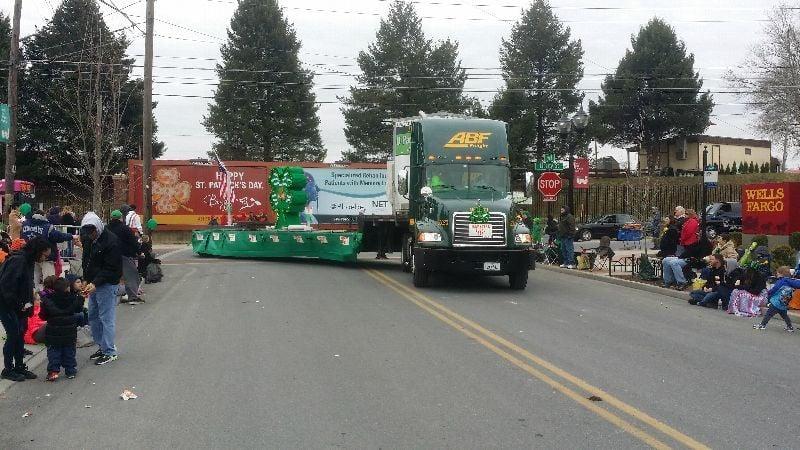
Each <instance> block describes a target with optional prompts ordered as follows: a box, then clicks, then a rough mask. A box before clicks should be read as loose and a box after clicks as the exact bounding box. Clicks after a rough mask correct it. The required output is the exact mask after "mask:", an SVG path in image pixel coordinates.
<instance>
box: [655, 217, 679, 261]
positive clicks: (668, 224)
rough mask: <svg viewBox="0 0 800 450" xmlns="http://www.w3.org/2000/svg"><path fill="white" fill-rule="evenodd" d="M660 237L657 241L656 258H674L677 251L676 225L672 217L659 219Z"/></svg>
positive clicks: (677, 234)
mask: <svg viewBox="0 0 800 450" xmlns="http://www.w3.org/2000/svg"><path fill="white" fill-rule="evenodd" d="M661 228H662V231H661V237H660V239H659V241H658V248H659V250H658V253H656V256H658V257H659V258H667V257H669V256H675V254H676V252H677V251H678V238H679V233H678V224H677V221H676V220H675V218H674V217H664V218H663V219H661Z"/></svg>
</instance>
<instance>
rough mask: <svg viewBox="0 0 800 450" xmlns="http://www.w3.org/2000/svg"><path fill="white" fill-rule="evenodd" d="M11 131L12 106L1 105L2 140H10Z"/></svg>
mask: <svg viewBox="0 0 800 450" xmlns="http://www.w3.org/2000/svg"><path fill="white" fill-rule="evenodd" d="M10 132H11V108H9V107H8V105H6V104H2V105H0V142H8V135H9V133H10Z"/></svg>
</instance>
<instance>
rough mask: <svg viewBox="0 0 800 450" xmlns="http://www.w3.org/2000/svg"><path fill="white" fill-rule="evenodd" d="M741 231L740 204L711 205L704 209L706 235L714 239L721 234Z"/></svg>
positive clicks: (721, 203)
mask: <svg viewBox="0 0 800 450" xmlns="http://www.w3.org/2000/svg"><path fill="white" fill-rule="evenodd" d="M732 231H742V204H741V203H740V202H720V203H712V204H710V205H708V206H707V207H706V235H707V236H708V238H709V239H714V238H716V237H717V235H719V234H722V233H729V232H732Z"/></svg>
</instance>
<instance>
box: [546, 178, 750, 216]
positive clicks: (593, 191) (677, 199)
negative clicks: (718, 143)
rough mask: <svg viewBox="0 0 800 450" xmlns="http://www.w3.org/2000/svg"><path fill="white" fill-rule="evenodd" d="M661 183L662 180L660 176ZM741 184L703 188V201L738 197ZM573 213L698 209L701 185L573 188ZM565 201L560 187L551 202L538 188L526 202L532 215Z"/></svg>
mask: <svg viewBox="0 0 800 450" xmlns="http://www.w3.org/2000/svg"><path fill="white" fill-rule="evenodd" d="M660 181H661V182H662V183H663V181H662V180H660ZM741 192H742V186H741V185H735V184H726V185H720V186H719V187H717V188H714V189H708V190H707V191H706V195H707V199H706V203H707V204H710V203H714V202H738V201H741ZM574 200H575V211H574V214H575V217H576V219H577V220H578V221H586V220H589V219H592V218H595V217H598V216H601V215H603V214H611V213H627V214H632V215H633V216H635V217H637V218H639V219H640V220H647V219H649V211H650V208H651V207H653V206H656V207H658V208H659V210H661V212H662V213H671V212H672V210H673V209H674V208H675V207H676V206H678V205H680V206H683V207H685V208H692V209H695V210H697V211H701V210H702V205H701V200H702V188H701V186H700V183H699V182H698V184H697V185H690V186H687V185H674V184H673V185H670V184H659V185H651V186H649V187H645V186H641V185H634V186H631V185H627V184H619V185H599V186H590V187H589V189H580V190H577V189H576V190H575V198H574ZM566 204H567V190H566V189H564V190H563V191H562V192H561V195H559V197H558V199H557V201H555V202H543V201H542V198H541V196H540V195H538V192H537V193H536V194H535V195H534V197H533V202H532V204H531V205H530V207H531V211H532V214H533V215H534V216H542V217H544V216H545V215H547V214H553V216H554V217H557V216H558V212H559V209H560V208H561V206H564V205H566Z"/></svg>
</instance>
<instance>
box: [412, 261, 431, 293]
mask: <svg viewBox="0 0 800 450" xmlns="http://www.w3.org/2000/svg"><path fill="white" fill-rule="evenodd" d="M411 258H412V264H411V274H412V275H413V278H414V287H427V286H428V281H429V278H430V272H429V271H427V270H425V269H423V268H422V264H421V261H420V259H422V258H421V257H419V256H417V255H413V256H412V257H411Z"/></svg>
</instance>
